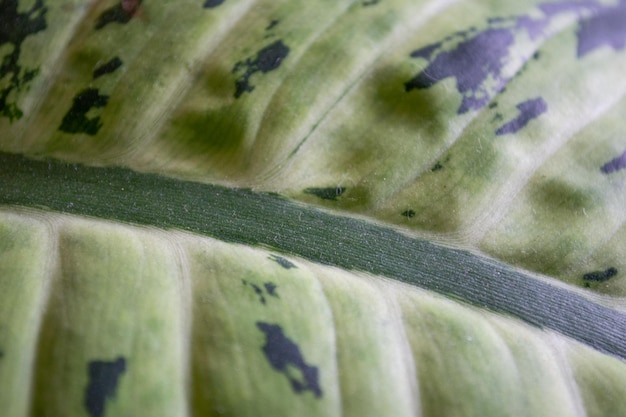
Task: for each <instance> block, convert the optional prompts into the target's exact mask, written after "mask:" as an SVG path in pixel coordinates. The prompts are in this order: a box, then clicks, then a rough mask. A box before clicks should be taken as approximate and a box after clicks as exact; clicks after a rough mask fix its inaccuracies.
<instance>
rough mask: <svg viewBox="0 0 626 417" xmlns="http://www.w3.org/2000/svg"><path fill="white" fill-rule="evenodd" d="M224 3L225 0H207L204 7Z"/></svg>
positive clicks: (213, 6)
mask: <svg viewBox="0 0 626 417" xmlns="http://www.w3.org/2000/svg"><path fill="white" fill-rule="evenodd" d="M222 3H224V0H206V1H205V2H204V4H203V5H202V7H204V8H205V9H213V8H215V7H217V6H220V5H221V4H222Z"/></svg>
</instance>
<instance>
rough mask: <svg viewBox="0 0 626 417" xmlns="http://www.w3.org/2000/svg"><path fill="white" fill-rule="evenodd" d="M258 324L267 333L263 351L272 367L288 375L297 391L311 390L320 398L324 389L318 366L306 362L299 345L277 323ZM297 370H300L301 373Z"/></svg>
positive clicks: (292, 386)
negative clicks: (320, 380)
mask: <svg viewBox="0 0 626 417" xmlns="http://www.w3.org/2000/svg"><path fill="white" fill-rule="evenodd" d="M256 325H257V327H258V328H259V330H261V331H262V332H263V333H264V334H265V345H263V353H265V357H266V358H267V360H268V362H269V363H270V365H271V366H272V368H274V369H275V370H276V371H278V372H280V373H282V374H284V375H285V376H286V377H287V379H288V380H289V383H290V384H291V388H292V389H293V390H294V391H295V392H296V393H298V394H300V393H302V392H304V391H311V392H313V394H314V395H315V396H316V397H317V398H320V397H321V396H322V389H321V387H320V385H319V371H318V369H317V367H316V366H311V365H308V364H307V363H306V362H305V360H304V358H303V357H302V352H300V348H299V347H298V345H297V344H295V343H294V342H292V341H291V340H290V339H288V338H287V337H286V336H285V334H284V333H283V329H282V328H281V327H280V326H279V325H277V324H270V323H264V322H260V321H259V322H257V323H256ZM297 371H300V372H299V374H300V375H298V372H297Z"/></svg>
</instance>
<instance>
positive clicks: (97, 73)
mask: <svg viewBox="0 0 626 417" xmlns="http://www.w3.org/2000/svg"><path fill="white" fill-rule="evenodd" d="M121 66H122V60H121V59H120V58H119V57H117V56H116V57H115V58H113V59H111V60H110V61H109V62H107V63H105V64H102V65H100V66H99V67H98V68H96V69H95V70H94V71H93V78H94V80H95V79H96V78H99V77H102V76H103V75H105V74H110V73H112V72H115V70H117V69H118V68H119V67H121Z"/></svg>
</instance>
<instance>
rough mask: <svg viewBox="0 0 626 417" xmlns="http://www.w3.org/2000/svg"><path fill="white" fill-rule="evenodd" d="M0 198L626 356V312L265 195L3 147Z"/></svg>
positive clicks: (469, 256)
mask: <svg viewBox="0 0 626 417" xmlns="http://www.w3.org/2000/svg"><path fill="white" fill-rule="evenodd" d="M0 178H1V180H0V205H18V206H26V207H42V206H43V207H46V208H47V209H49V210H51V211H55V212H62V213H68V214H74V215H81V216H91V217H98V218H103V219H110V220H115V221H121V222H127V223H134V224H140V225H149V226H155V227H159V228H164V229H182V230H187V231H190V232H193V233H198V234H201V235H205V236H210V237H213V238H217V239H220V240H222V241H226V242H232V243H240V244H245V245H252V246H264V247H269V248H272V249H273V250H276V251H279V252H281V253H284V254H287V255H294V256H299V257H302V258H305V259H308V260H310V261H313V262H317V263H321V264H326V265H331V266H336V267H339V268H343V269H347V270H357V271H363V272H367V273H371V274H375V275H382V276H385V277H388V278H392V279H396V280H398V281H402V282H405V283H408V284H411V285H415V286H417V287H420V288H424V289H427V290H430V291H434V292H437V293H439V294H443V295H446V296H449V297H453V298H455V299H459V300H462V301H464V302H467V303H469V304H472V305H475V306H478V307H481V308H486V309H489V310H493V311H496V312H500V313H505V314H510V315H512V316H515V317H517V318H519V319H522V320H524V321H526V322H528V323H531V324H533V325H535V326H539V327H544V328H547V329H551V330H554V331H557V332H559V333H562V334H564V335H566V336H569V337H571V338H573V339H575V340H578V341H580V342H583V343H585V344H587V345H589V346H591V347H594V348H596V349H598V350H600V351H602V352H605V353H608V354H611V355H613V356H616V357H618V358H621V359H622V360H626V342H625V341H624V339H623V335H624V334H626V314H624V313H621V312H619V311H616V310H611V309H609V308H607V307H604V306H601V305H599V304H597V303H595V302H593V301H591V300H588V299H586V298H584V297H582V296H580V295H578V294H575V293H574V292H572V291H568V290H567V289H564V288H561V287H557V286H553V285H550V284H548V283H546V282H543V281H541V280H538V279H535V278H533V277H531V276H530V275H529V274H525V273H524V272H522V271H519V270H516V269H513V268H512V267H510V266H508V265H506V264H504V263H501V262H497V261H494V260H492V259H488V258H485V257H482V256H480V255H477V254H474V253H470V252H468V251H464V250H459V249H453V248H447V247H443V246H439V245H436V244H433V243H431V242H428V241H426V240H423V239H419V238H416V237H411V236H407V235H404V234H402V233H399V232H397V231H395V230H393V229H391V228H387V227H384V226H381V225H378V224H374V223H371V222H368V221H365V220H362V219H355V218H350V217H345V216H338V215H333V214H329V213H327V212H323V211H321V210H318V209H315V208H311V207H307V206H305V205H302V204H298V203H294V202H291V201H288V200H286V199H284V198H282V197H281V196H279V195H276V194H265V193H257V192H253V191H250V190H247V189H233V188H226V187H222V186H216V185H210V184H202V183H197V182H191V181H182V180H178V179H173V178H168V177H162V176H158V175H153V174H142V173H137V172H134V171H131V170H128V169H125V168H95V167H87V166H83V165H76V164H70V163H65V162H60V161H55V160H45V161H41V160H34V159H29V158H27V157H25V156H22V155H13V154H7V153H0Z"/></svg>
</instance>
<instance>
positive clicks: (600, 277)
mask: <svg viewBox="0 0 626 417" xmlns="http://www.w3.org/2000/svg"><path fill="white" fill-rule="evenodd" d="M615 275H617V268H614V267H610V268H608V269H606V270H605V271H594V272H589V273H587V274H585V275H583V279H584V280H585V281H596V282H604V281H607V280H609V279H611V278H613V277H614V276H615Z"/></svg>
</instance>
